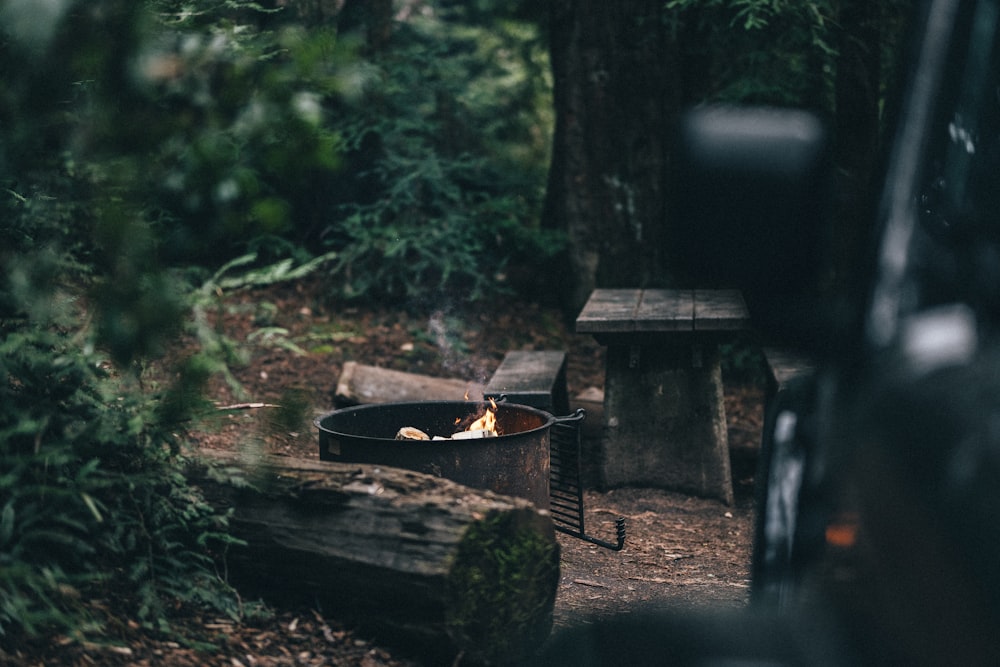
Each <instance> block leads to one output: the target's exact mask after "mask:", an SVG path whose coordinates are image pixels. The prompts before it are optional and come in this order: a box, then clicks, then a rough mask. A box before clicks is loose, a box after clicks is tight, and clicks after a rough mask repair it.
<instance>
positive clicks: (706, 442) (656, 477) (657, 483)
mask: <svg viewBox="0 0 1000 667" xmlns="http://www.w3.org/2000/svg"><path fill="white" fill-rule="evenodd" d="M749 321H750V317H749V314H748V312H747V307H746V304H745V303H744V301H743V297H742V294H741V293H740V292H739V291H738V290H703V289H597V290H594V292H593V293H592V294H591V296H590V299H589V300H588V301H587V303H586V305H585V306H584V308H583V310H582V311H581V312H580V314H579V316H578V317H577V320H576V331H577V333H587V334H591V335H593V336H594V337H595V338H596V339H597V341H598V342H599V343H601V344H602V345H606V346H607V348H608V350H607V361H606V375H605V385H604V417H603V418H604V425H603V426H604V429H603V435H602V439H601V463H600V465H601V473H602V478H603V483H604V484H605V485H606V486H608V487H616V486H653V487H659V488H666V489H671V490H676V491H683V492H690V493H695V494H697V495H700V496H706V497H716V498H719V499H720V500H722V501H723V502H725V503H729V504H731V503H732V502H733V487H732V475H731V472H730V466H729V440H728V436H727V434H726V413H725V403H724V400H723V387H722V372H721V368H720V364H719V361H720V351H719V345H720V344H721V343H722V342H725V341H727V340H731V339H732V338H733V337H734V335H735V334H736V333H737V332H739V331H741V330H743V329H746V328H747V327H748V326H749Z"/></svg>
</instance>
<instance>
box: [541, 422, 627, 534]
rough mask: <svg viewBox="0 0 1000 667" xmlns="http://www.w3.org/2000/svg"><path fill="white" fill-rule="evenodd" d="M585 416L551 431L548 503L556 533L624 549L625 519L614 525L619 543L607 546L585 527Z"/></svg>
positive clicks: (555, 425) (557, 426)
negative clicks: (582, 457) (581, 436)
mask: <svg viewBox="0 0 1000 667" xmlns="http://www.w3.org/2000/svg"><path fill="white" fill-rule="evenodd" d="M584 416H585V412H584V411H583V410H582V409H581V410H577V411H576V419H572V420H564V421H561V422H558V423H556V424H553V425H552V428H551V429H549V443H550V444H549V465H550V471H551V472H550V478H549V501H550V505H551V512H552V519H553V522H554V523H555V528H556V530H558V531H560V532H562V533H566V534H567V535H572V536H574V537H578V538H580V539H581V540H586V541H587V542H592V543H593V544H596V545H598V546H602V547H605V548H608V549H613V550H614V551H621V549H622V548H623V547H624V546H625V518H624V517H620V518H618V519H617V520H616V521H615V532H616V533H617V542H616V543H612V542H606V541H604V540H601V539H598V538H596V537H591V536H589V535H587V531H586V529H585V526H584V513H583V484H582V482H581V478H582V476H583V475H582V461H581V455H580V451H581V444H580V432H581V428H580V427H581V425H582V424H583V418H584Z"/></svg>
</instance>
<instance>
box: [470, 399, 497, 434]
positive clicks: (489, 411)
mask: <svg viewBox="0 0 1000 667" xmlns="http://www.w3.org/2000/svg"><path fill="white" fill-rule="evenodd" d="M490 405H492V406H493V407H492V408H486V414H484V415H483V416H482V417H480V418H479V419H477V420H476V421H474V422H472V423H471V424H470V425H469V428H467V429H465V430H466V431H489V432H490V433H497V434H498V432H497V415H496V412H494V410H496V407H497V404H496V401H494V400H493V399H492V398H491V399H490ZM498 435H499V434H498Z"/></svg>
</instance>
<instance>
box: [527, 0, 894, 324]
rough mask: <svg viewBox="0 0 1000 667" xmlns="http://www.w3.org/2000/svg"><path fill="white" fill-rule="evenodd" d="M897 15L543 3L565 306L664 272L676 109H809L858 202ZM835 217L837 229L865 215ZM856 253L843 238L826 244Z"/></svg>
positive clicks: (711, 5)
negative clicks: (564, 236)
mask: <svg viewBox="0 0 1000 667" xmlns="http://www.w3.org/2000/svg"><path fill="white" fill-rule="evenodd" d="M861 5H864V7H862V6H861ZM901 14H903V7H902V3H898V2H884V3H853V2H850V1H848V0H842V1H841V0H812V1H810V2H794V3H790V2H781V1H776V0H669V1H667V2H658V1H656V0H630V1H628V2H621V3H601V2H591V1H590V0H557V1H555V2H553V3H552V4H551V14H550V31H551V35H550V45H551V52H552V56H551V57H552V63H553V72H554V75H555V80H554V85H555V108H556V130H555V136H554V144H553V160H552V168H551V171H550V177H549V188H548V193H547V197H546V204H545V224H546V225H549V226H552V227H554V228H560V229H561V228H565V229H567V230H568V235H569V249H568V253H567V256H568V262H569V264H570V266H571V268H572V271H571V273H572V276H573V278H574V280H575V283H574V284H572V285H568V286H566V289H565V293H566V294H567V295H568V300H569V303H568V304H567V305H568V307H569V308H570V309H574V312H575V309H578V308H579V307H580V306H581V305H582V304H583V301H584V300H585V299H586V297H587V296H588V295H589V293H590V291H591V290H592V289H593V288H594V287H597V286H601V287H618V286H621V287H624V286H628V287H648V286H656V285H665V284H670V283H671V281H672V280H673V279H674V277H673V276H672V275H671V267H670V266H669V265H668V264H667V263H666V261H665V259H664V244H665V243H666V242H667V241H666V239H668V238H669V236H670V224H671V220H670V218H669V201H668V199H667V198H668V193H667V192H666V187H665V184H666V181H667V175H668V173H669V168H670V133H671V131H672V128H673V126H674V124H675V121H676V119H677V117H678V115H679V114H680V113H681V111H682V110H683V109H685V108H687V107H689V106H692V105H695V104H701V103H706V102H708V103H731V104H764V105H775V106H795V107H804V108H807V109H811V110H813V111H815V112H817V113H819V114H820V115H821V116H822V117H824V118H827V119H829V120H830V121H831V123H830V125H831V127H832V128H833V129H834V130H835V143H836V145H837V146H838V151H837V155H838V156H839V157H840V158H841V165H840V166H841V167H842V168H843V169H845V170H847V171H848V172H850V173H851V174H852V175H851V176H850V177H849V178H843V179H841V181H842V182H843V183H845V184H846V185H847V191H848V192H847V195H845V196H847V197H848V199H851V200H857V199H858V198H859V196H860V195H858V194H857V191H859V190H860V189H862V188H863V187H866V186H867V183H865V182H864V181H865V180H866V178H868V176H869V174H870V171H871V166H872V160H873V159H874V155H875V154H876V152H877V151H876V150H875V149H873V146H876V145H877V144H878V140H877V137H875V136H873V134H872V132H873V130H877V128H879V127H880V126H881V122H882V119H881V111H882V105H881V100H882V99H883V96H884V93H885V87H886V78H885V75H886V73H887V72H891V70H890V69H888V68H887V67H886V66H885V63H886V62H887V61H892V60H894V55H893V54H894V52H895V49H896V48H897V40H896V37H897V35H898V32H899V29H900V25H901V23H902V21H901V19H900V18H899V17H900V15H901ZM851 147H853V148H851ZM841 220H842V221H841V223H840V224H841V231H844V230H845V229H847V228H850V227H851V226H852V225H854V226H857V225H859V224H864V222H865V221H864V220H862V219H860V218H857V217H856V216H855V217H854V218H850V217H849V216H844V217H843V218H842V219H841ZM845 225H846V226H847V227H844V226H845ZM851 229H853V228H851ZM841 236H843V235H841ZM850 237H852V238H861V237H863V233H862V232H859V231H856V230H855V231H853V232H852V234H850ZM856 250H857V244H856V243H852V244H850V249H849V250H848V249H845V250H843V251H842V252H840V253H838V254H839V255H840V256H841V257H843V256H844V255H845V254H850V253H852V252H855V251H856Z"/></svg>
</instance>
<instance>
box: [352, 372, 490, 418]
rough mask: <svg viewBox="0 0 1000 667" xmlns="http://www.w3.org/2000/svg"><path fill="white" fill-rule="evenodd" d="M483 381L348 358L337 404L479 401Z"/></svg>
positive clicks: (481, 394)
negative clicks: (430, 373)
mask: <svg viewBox="0 0 1000 667" xmlns="http://www.w3.org/2000/svg"><path fill="white" fill-rule="evenodd" d="M482 398H483V385H482V384H480V383H476V382H470V381H466V380H456V379H452V378H439V377H433V376H430V375H420V374H418V373H406V372H403V371H395V370H392V369H390V368H380V367H378V366H367V365H365V364H359V363H357V362H354V361H348V362H347V363H345V364H344V368H343V370H342V371H341V373H340V378H339V379H338V380H337V390H336V393H335V396H334V400H336V402H337V405H339V406H342V407H344V406H348V405H361V404H367V403H402V402H407V401H462V400H468V401H480V400H482Z"/></svg>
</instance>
